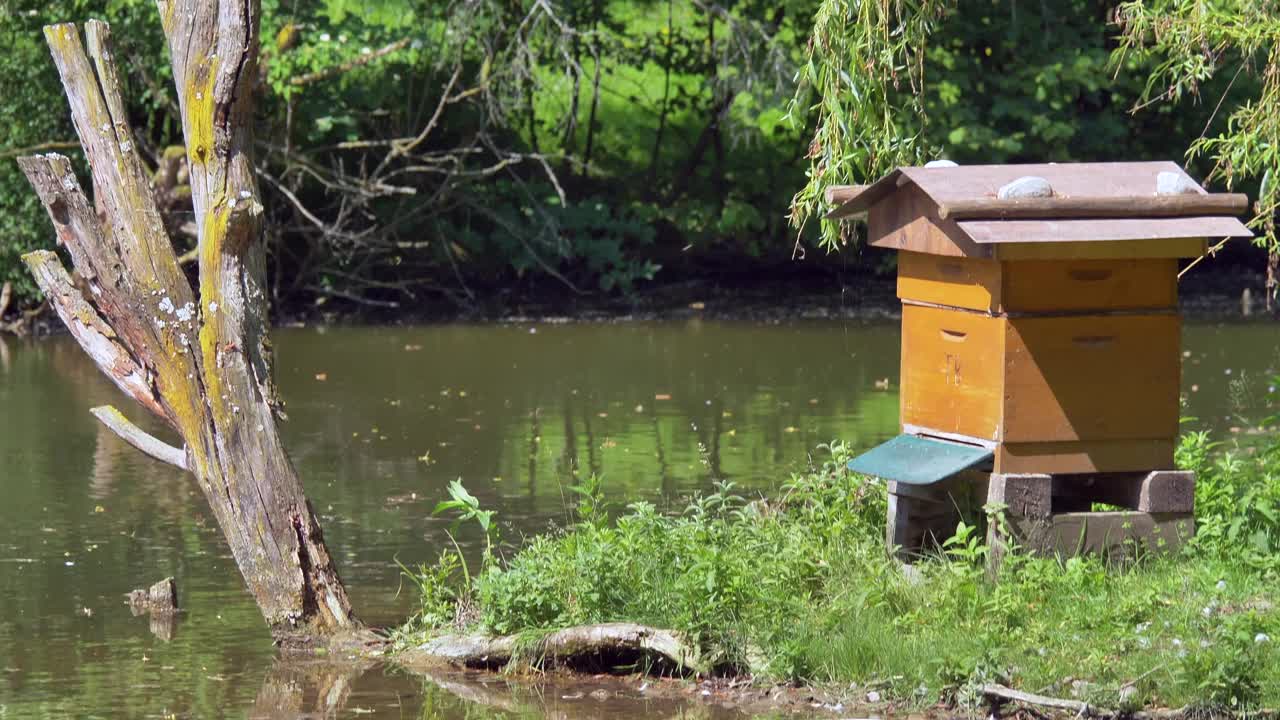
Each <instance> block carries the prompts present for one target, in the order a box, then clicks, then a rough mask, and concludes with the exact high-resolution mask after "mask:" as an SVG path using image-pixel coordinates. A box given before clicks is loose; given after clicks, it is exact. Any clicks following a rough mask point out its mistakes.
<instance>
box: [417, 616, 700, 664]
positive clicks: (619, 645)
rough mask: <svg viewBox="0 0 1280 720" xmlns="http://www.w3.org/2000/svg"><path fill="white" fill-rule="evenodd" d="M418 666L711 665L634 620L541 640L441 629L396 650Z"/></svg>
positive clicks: (675, 638) (674, 636) (672, 637)
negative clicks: (451, 632) (445, 632)
mask: <svg viewBox="0 0 1280 720" xmlns="http://www.w3.org/2000/svg"><path fill="white" fill-rule="evenodd" d="M392 659H393V661H394V662H395V663H396V664H399V665H404V666H406V667H409V668H413V667H415V666H416V667H440V666H457V667H467V668H483V669H489V670H496V669H499V668H504V667H507V666H508V665H509V664H511V663H512V662H517V661H521V662H528V663H529V664H530V665H532V666H535V667H549V666H550V667H567V668H572V669H589V670H594V671H599V670H604V671H607V670H611V669H613V668H616V667H622V666H628V667H630V666H640V667H641V668H642V669H644V670H646V671H657V672H659V673H662V672H674V673H679V674H706V673H707V672H708V671H709V670H710V668H709V667H707V666H706V665H705V663H704V662H703V661H702V660H701V658H700V657H699V655H698V653H697V651H696V650H695V649H694V648H692V647H691V646H690V645H688V644H687V643H686V642H685V641H684V639H683V638H682V637H681V635H680V634H679V633H675V632H672V631H670V630H661V629H658V628H652V627H648V626H645V625H636V624H633V623H603V624H599V625H579V626H576V627H568V628H564V629H562V630H556V631H553V632H550V633H548V634H546V635H544V636H543V637H542V638H540V639H538V640H536V641H532V642H531V641H529V640H528V639H527V636H520V635H501V636H496V637H495V636H490V635H440V636H438V637H434V638H432V639H430V640H428V641H426V642H424V643H422V644H420V645H416V646H414V647H411V648H409V649H407V650H401V651H397V652H396V653H395V654H394V656H393V658H392Z"/></svg>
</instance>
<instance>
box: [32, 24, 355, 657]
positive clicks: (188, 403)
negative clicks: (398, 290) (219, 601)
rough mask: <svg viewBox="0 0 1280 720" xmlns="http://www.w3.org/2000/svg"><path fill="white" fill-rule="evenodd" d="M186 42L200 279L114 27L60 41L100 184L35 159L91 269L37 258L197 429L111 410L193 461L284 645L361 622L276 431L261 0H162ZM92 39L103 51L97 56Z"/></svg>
mask: <svg viewBox="0 0 1280 720" xmlns="http://www.w3.org/2000/svg"><path fill="white" fill-rule="evenodd" d="M158 5H159V9H160V15H161V17H162V19H163V24H164V32H165V35H166V36H167V37H168V41H169V50H170V53H171V55H172V63H173V76H174V80H175V83H176V85H177V89H178V97H179V106H180V108H181V111H182V124H183V132H184V134H185V135H186V140H187V157H188V160H189V163H190V170H191V194H192V200H193V202H194V206H195V216H196V224H197V226H198V230H199V270H200V273H199V276H200V287H199V292H198V293H195V292H193V290H192V288H191V286H190V284H189V283H188V282H187V279H186V277H185V276H184V275H183V273H182V271H181V270H180V268H179V266H178V261H177V258H176V257H175V254H174V251H173V245H172V243H171V242H170V239H169V237H168V235H167V234H166V232H165V229H164V224H163V222H162V221H161V217H160V213H159V211H158V210H157V208H156V203H155V199H154V197H153V195H152V191H151V188H150V186H149V184H148V180H147V175H146V173H145V171H144V168H143V165H142V162H141V161H140V159H139V158H138V156H137V151H136V146H135V144H134V141H133V137H132V132H131V130H130V128H129V124H128V118H127V116H126V114H125V106H124V101H123V99H122V97H121V93H120V82H119V77H118V71H117V68H116V64H115V57H114V55H113V53H112V48H111V38H110V30H109V28H108V26H107V25H106V24H105V23H101V22H96V21H90V22H89V23H87V24H86V25H85V37H86V42H85V44H82V43H81V39H80V34H79V31H78V30H77V28H76V26H75V25H70V24H67V25H51V26H48V27H46V28H45V37H46V39H47V40H48V43H49V48H50V50H51V51H52V53H53V59H54V62H55V63H56V64H57V66H58V72H59V74H60V75H61V78H62V84H63V87H64V88H65V90H66V93H67V98H68V100H69V102H70V105H71V115H72V118H73V119H74V121H75V126H76V132H77V133H78V134H79V136H80V142H81V145H82V146H83V148H84V153H85V155H86V157H87V158H88V160H89V165H90V168H91V169H92V171H93V185H94V188H95V195H96V197H95V198H94V201H95V203H96V206H97V210H98V211H100V213H101V216H100V215H99V214H98V212H95V203H91V202H90V201H89V200H88V198H86V197H85V194H84V192H83V191H82V190H81V187H80V184H79V182H78V181H77V179H76V176H75V174H74V172H73V171H72V168H71V164H70V163H69V162H68V161H67V159H66V158H64V157H61V156H58V155H40V156H33V157H24V158H21V159H20V160H19V163H20V165H21V167H22V169H23V171H24V172H25V173H26V175H27V178H28V179H29V180H30V182H31V184H32V185H33V186H34V187H35V189H36V192H37V193H38V194H39V196H40V199H41V201H42V202H43V203H44V205H45V208H46V209H47V210H48V212H49V216H50V218H52V220H53V224H54V227H55V229H56V231H57V235H58V239H59V241H60V242H61V244H62V245H63V246H65V247H66V249H67V252H68V253H69V255H70V256H71V260H72V262H73V263H74V265H75V268H76V270H77V271H79V274H80V275H81V276H82V277H83V278H84V280H85V281H86V283H87V288H88V289H87V291H85V292H82V291H81V290H80V289H79V288H78V287H77V286H76V285H75V284H73V283H72V280H71V278H70V277H69V276H68V274H67V272H66V270H65V269H64V268H63V266H62V264H61V262H60V261H59V259H58V256H57V255H55V254H54V253H51V252H35V253H31V254H29V255H27V256H26V257H25V260H26V263H27V266H28V267H29V268H30V270H31V272H32V273H33V274H34V275H35V278H36V280H37V281H38V282H39V284H40V288H41V289H42V290H43V291H44V293H45V295H46V296H48V298H49V300H50V302H51V304H52V305H53V307H54V308H55V309H56V310H57V312H58V314H59V316H60V317H61V318H62V320H63V322H64V323H66V325H67V327H68V328H69V329H70V330H71V333H72V334H73V335H74V336H75V338H76V340H78V341H79V343H80V345H81V347H83V348H84V350H85V352H87V353H88V354H89V355H90V356H91V357H92V358H93V360H94V361H95V362H96V363H97V364H98V367H99V368H101V369H102V371H103V372H105V373H106V374H107V376H108V377H110V378H111V379H112V380H113V381H114V382H115V384H116V385H117V386H119V388H120V389H121V390H123V391H124V392H125V394H127V395H129V396H130V397H132V398H133V399H134V400H136V401H138V403H139V404H141V405H142V406H143V407H144V408H146V409H147V410H149V411H151V412H152V413H154V414H155V415H157V416H159V417H161V418H163V419H164V420H165V421H166V422H167V423H168V424H169V425H170V426H171V427H172V428H173V429H174V430H175V431H176V432H177V433H178V435H179V436H180V437H181V438H182V443H183V445H184V447H183V448H181V449H179V448H176V447H171V446H168V445H167V444H166V443H164V442H162V441H160V440H158V439H156V438H154V437H151V436H149V435H147V434H146V433H144V432H143V431H141V430H140V429H138V428H137V427H136V426H134V425H132V424H131V423H129V422H128V421H127V420H125V419H124V417H123V415H121V414H120V413H119V412H117V411H114V409H102V410H99V411H98V412H96V413H95V414H96V415H97V416H98V417H99V418H100V419H102V420H103V422H104V423H105V424H107V426H108V427H110V428H111V429H112V430H114V431H116V432H117V433H119V434H120V435H121V436H122V437H124V439H125V440H127V441H129V442H130V443H131V444H133V445H134V446H135V447H139V448H140V449H142V450H143V451H144V452H147V453H148V454H150V455H152V456H153V457H157V458H159V459H162V460H166V461H168V462H170V463H172V464H174V465H178V466H179V467H182V468H184V469H186V470H189V471H190V472H191V473H192V474H193V475H194V476H195V479H196V482H197V483H198V484H199V485H200V488H201V490H203V491H204V495H205V498H206V499H207V500H208V502H209V507H210V508H211V509H212V511H213V514H214V515H215V516H216V517H217V519H218V523H219V525H220V526H221V528H222V531H223V534H224V535H225V536H226V539H227V543H228V544H229V545H230V546H231V551H232V554H233V555H234V557H235V560H236V564H237V565H238V566H239V568H240V572H241V574H242V575H243V576H244V580H245V583H246V585H248V588H249V591H250V592H251V593H252V594H253V597H254V599H255V600H256V601H257V603H258V607H259V608H261V610H262V614H263V616H264V617H265V618H266V621H267V624H268V625H269V626H270V628H271V631H272V633H273V635H274V636H275V637H276V638H277V640H278V641H281V642H287V643H290V644H293V643H297V642H306V641H308V640H309V639H311V638H315V637H318V636H321V635H326V634H331V633H335V632H338V631H342V630H353V629H357V628H359V627H360V626H359V621H358V620H357V619H356V618H355V616H354V615H353V614H352V611H351V606H350V603H349V602H348V600H347V594H346V591H345V589H344V588H343V585H342V581H341V580H340V579H339V578H338V573H337V571H336V569H335V568H334V564H333V560H332V558H330V556H329V552H328V550H327V549H326V548H325V544H324V540H323V539H322V537H321V533H320V526H319V524H318V523H317V521H316V517H315V513H314V512H313V511H312V509H311V506H310V504H309V503H308V502H307V498H306V496H305V494H304V493H303V489H302V483H301V482H300V481H299V479H298V475H297V472H296V471H295V470H294V467H293V465H292V463H290V461H289V458H288V455H287V454H286V453H285V450H284V446H283V445H282V444H281V441H280V436H279V433H278V431H277V428H276V420H275V418H276V413H277V410H278V406H279V402H278V400H277V396H276V391H275V387H274V385H273V383H272V375H271V344H270V341H269V340H268V339H267V317H266V314H267V313H266V310H267V309H266V292H265V288H264V287H263V284H264V275H265V273H264V265H265V254H264V251H263V247H262V243H261V237H260V236H261V229H262V228H261V225H262V205H261V204H260V203H259V200H258V198H259V195H258V188H257V184H256V182H255V179H254V171H253V161H252V150H253V142H252V132H251V130H252V128H251V121H252V111H253V102H254V100H253V86H254V83H255V80H256V78H257V74H258V73H257V62H258V21H259V18H258V15H259V3H258V2H257V0H216V1H215V0H158ZM86 49H87V52H86Z"/></svg>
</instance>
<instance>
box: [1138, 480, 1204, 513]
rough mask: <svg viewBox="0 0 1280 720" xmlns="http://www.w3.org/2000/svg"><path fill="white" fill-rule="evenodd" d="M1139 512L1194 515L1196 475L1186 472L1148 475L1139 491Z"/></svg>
mask: <svg viewBox="0 0 1280 720" xmlns="http://www.w3.org/2000/svg"><path fill="white" fill-rule="evenodd" d="M1137 506H1138V510H1139V511H1140V512H1149V513H1192V512H1194V511H1195V507H1196V474H1195V473H1193V472H1189V471H1185V470H1156V471H1155V472H1151V473H1147V476H1146V477H1145V478H1143V479H1142V483H1141V485H1140V486H1139V489H1138V502H1137Z"/></svg>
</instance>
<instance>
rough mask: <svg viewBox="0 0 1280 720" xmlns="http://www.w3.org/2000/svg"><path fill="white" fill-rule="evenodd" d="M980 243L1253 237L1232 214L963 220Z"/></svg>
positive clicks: (963, 223) (968, 230)
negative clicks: (1226, 215) (1230, 215)
mask: <svg viewBox="0 0 1280 720" xmlns="http://www.w3.org/2000/svg"><path fill="white" fill-rule="evenodd" d="M956 224H957V225H958V226H960V229H961V230H962V231H964V233H965V234H966V235H968V236H969V237H970V238H972V239H973V241H974V242H976V243H978V244H979V245H991V244H1000V243H1034V242H1106V241H1115V240H1167V239H1174V238H1186V237H1210V238H1221V237H1242V238H1249V237H1253V233H1252V232H1250V231H1249V229H1248V228H1247V227H1245V226H1244V223H1242V222H1240V221H1239V220H1237V219H1236V218H1233V217H1223V216H1210V217H1203V216H1202V217H1172V218H1170V217H1166V218H1110V219H1102V218H1086V219H1076V220H961V221H959V222H957V223H956Z"/></svg>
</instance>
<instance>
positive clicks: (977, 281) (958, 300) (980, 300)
mask: <svg viewBox="0 0 1280 720" xmlns="http://www.w3.org/2000/svg"><path fill="white" fill-rule="evenodd" d="M1000 288H1001V267H1000V263H999V262H997V261H995V260H988V259H985V258H963V257H948V256H942V255H930V254H927V253H920V252H908V251H904V252H900V253H898V297H900V298H902V299H903V300H915V301H918V302H924V303H930V304H934V305H946V306H949V307H960V308H969V309H971V310H981V311H984V312H994V311H996V310H997V309H998V308H999V307H1000Z"/></svg>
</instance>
